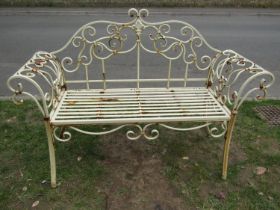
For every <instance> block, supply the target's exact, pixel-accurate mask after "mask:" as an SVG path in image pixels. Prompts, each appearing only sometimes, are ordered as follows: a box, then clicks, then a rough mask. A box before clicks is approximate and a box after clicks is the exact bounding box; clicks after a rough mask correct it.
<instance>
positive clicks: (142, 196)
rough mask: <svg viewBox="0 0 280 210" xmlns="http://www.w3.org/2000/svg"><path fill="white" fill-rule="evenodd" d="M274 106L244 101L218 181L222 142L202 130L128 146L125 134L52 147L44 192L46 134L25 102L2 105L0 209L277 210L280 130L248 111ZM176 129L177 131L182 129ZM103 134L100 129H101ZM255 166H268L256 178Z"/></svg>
mask: <svg viewBox="0 0 280 210" xmlns="http://www.w3.org/2000/svg"><path fill="white" fill-rule="evenodd" d="M267 104H269V105H271V104H272V105H277V106H280V101H272V100H268V101H265V102H261V103H259V102H245V103H244V105H243V107H242V109H241V110H240V113H239V115H238V120H237V125H236V129H235V130H234V136H233V142H232V145H231V154H230V167H229V175H228V179H227V181H223V180H221V178H220V177H221V174H220V173H221V162H222V148H223V138H219V139H214V138H209V137H208V135H207V132H206V130H205V129H201V130H196V131H192V132H186V133H183V132H182V133H181V132H174V131H166V130H164V129H162V128H159V130H160V137H159V139H157V140H154V141H146V140H144V139H140V140H138V141H135V142H133V141H129V140H127V139H126V138H125V129H124V130H123V131H121V132H118V133H114V134H111V135H108V136H102V137H92V136H87V135H83V134H77V133H74V132H73V137H72V140H71V141H70V142H67V143H61V142H58V143H57V144H56V154H57V176H58V183H59V186H58V187H57V188H56V189H51V188H50V186H49V180H50V177H49V160H48V148H47V139H46V134H45V129H44V126H43V122H42V119H41V116H40V113H39V111H37V108H36V107H35V105H34V104H33V103H32V102H31V101H26V102H25V103H24V104H23V105H21V106H16V105H14V104H12V102H10V101H0V119H1V122H0V130H1V133H0V163H1V164H0V209H34V208H32V207H31V206H32V204H33V203H34V202H35V201H39V204H38V205H37V206H36V207H35V209H95V210H98V209H102V210H103V209H104V210H105V209H124V210H126V209H128V210H130V209H147V210H149V209H152V210H160V209H164V210H165V209H178V210H179V209H219V210H220V209H233V210H235V209H266V210H268V209H275V210H279V209H280V128H279V127H271V126H268V125H266V124H265V123H264V122H263V121H262V120H261V119H260V118H259V117H258V116H257V114H256V113H255V112H254V111H253V108H254V107H256V106H259V105H267ZM182 125H183V123H182V124H179V125H178V126H182ZM100 129H106V128H100ZM258 166H262V167H265V168H267V171H266V172H265V173H264V174H263V175H256V173H255V169H256V167H258Z"/></svg>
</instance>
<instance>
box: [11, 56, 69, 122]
mask: <svg viewBox="0 0 280 210" xmlns="http://www.w3.org/2000/svg"><path fill="white" fill-rule="evenodd" d="M23 84H24V85H23ZM25 85H26V87H27V88H28V89H30V92H28V91H25V88H24V87H25ZM7 86H8V88H9V89H10V90H11V91H13V92H14V94H13V96H12V99H13V101H14V103H16V104H20V103H22V102H23V98H22V97H21V96H28V97H30V98H31V99H33V100H34V101H35V102H36V104H37V105H38V107H39V109H40V111H41V112H42V114H43V116H44V117H45V118H48V117H49V109H50V107H55V106H56V104H57V102H58V101H59V98H60V95H61V91H63V88H65V83H64V75H63V71H62V68H61V66H60V62H59V61H58V60H57V59H56V57H55V56H54V55H53V54H50V53H48V52H43V51H40V52H36V53H35V54H34V55H33V56H32V58H31V59H30V60H28V61H27V62H26V63H25V64H24V65H23V66H22V67H21V68H20V69H19V70H18V71H17V72H16V73H15V74H14V75H12V76H11V77H10V78H9V79H8V81H7ZM34 91H36V93H37V94H38V95H39V98H40V99H41V100H38V98H37V97H35V96H34V94H33V93H35V92H34Z"/></svg>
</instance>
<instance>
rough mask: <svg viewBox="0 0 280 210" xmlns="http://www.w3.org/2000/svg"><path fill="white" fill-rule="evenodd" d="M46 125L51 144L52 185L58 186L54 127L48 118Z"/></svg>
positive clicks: (53, 186) (49, 143)
mask: <svg viewBox="0 0 280 210" xmlns="http://www.w3.org/2000/svg"><path fill="white" fill-rule="evenodd" d="M45 127H46V131H47V137H48V145H49V156H50V168H51V187H52V188H55V187H56V164H55V149H54V138H53V128H52V127H51V125H50V122H49V121H48V120H46V121H45Z"/></svg>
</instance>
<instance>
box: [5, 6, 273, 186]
mask: <svg viewBox="0 0 280 210" xmlns="http://www.w3.org/2000/svg"><path fill="white" fill-rule="evenodd" d="M128 14H129V16H131V17H132V20H131V21H129V22H125V23H119V22H113V21H93V22H90V23H88V24H86V25H84V26H82V27H81V28H80V29H79V30H78V31H77V32H76V33H75V34H74V35H73V36H72V37H71V38H70V40H69V41H68V42H67V43H66V44H65V45H64V46H63V47H62V48H60V49H59V50H56V51H53V52H50V53H48V52H43V51H40V52H37V53H35V54H34V55H33V57H32V58H31V59H30V60H28V61H27V62H26V63H25V64H24V65H23V66H22V67H21V68H20V69H19V70H18V71H17V72H16V73H15V74H14V75H12V76H11V77H10V78H9V79H8V81H7V85H8V87H9V89H10V90H11V91H12V92H13V93H14V94H13V96H12V99H13V101H14V102H15V103H17V104H19V103H22V102H23V99H22V98H21V96H24V95H25V96H28V97H30V98H31V99H32V100H34V101H35V103H36V104H37V106H38V107H39V110H40V111H41V112H42V114H43V117H44V121H45V127H46V131H47V137H48V145H49V153H50V163H51V164H50V165H51V185H52V187H56V164H55V152H54V142H55V140H57V141H61V142H65V141H69V140H70V139H71V133H70V132H69V131H67V129H68V130H74V131H77V132H81V133H84V134H88V135H105V134H110V133H113V132H116V131H118V130H120V129H122V128H124V127H128V128H130V129H129V130H128V131H127V132H126V136H127V138H128V139H130V140H137V139H139V138H140V137H141V136H143V137H144V138H146V139H147V140H154V139H156V138H157V137H158V136H159V130H158V129H157V128H152V126H154V125H155V124H157V125H158V126H160V127H163V128H166V129H171V130H175V131H189V130H195V129H199V128H203V127H206V128H207V129H208V132H209V134H210V135H211V136H213V137H221V136H225V146H224V160H223V173H222V174H223V178H224V179H226V177H227V166H228V154H229V145H230V141H231V137H232V131H233V127H234V124H235V119H236V115H237V112H238V109H239V107H240V106H241V104H242V103H243V102H244V100H245V99H246V98H247V97H248V96H251V95H252V94H253V93H254V92H257V91H261V92H262V95H261V96H260V95H257V97H256V98H257V99H262V98H264V97H265V96H266V92H267V88H269V87H270V86H271V85H272V84H273V82H274V80H275V78H274V76H273V74H272V73H270V72H269V71H267V70H265V69H264V68H262V67H260V66H259V65H257V64H255V63H254V62H252V61H251V60H249V59H247V58H245V57H244V56H242V55H240V54H238V53H236V52H235V51H233V50H224V51H221V50H218V49H216V48H214V47H212V46H211V45H209V44H208V42H207V41H206V40H205V39H204V37H203V36H202V35H201V34H200V33H199V31H198V30H197V29H195V28H194V27H193V26H192V25H190V24H189V23H186V22H183V21H179V20H168V21H161V22H148V21H146V20H145V17H146V16H148V15H149V12H148V10H146V9H141V10H136V9H134V8H132V9H130V10H129V11H128ZM96 24H107V35H105V36H102V37H99V38H96V37H95V35H96V30H97V29H96V28H95V25H96ZM172 24H179V25H181V27H180V30H179V33H180V35H181V36H182V37H183V38H177V37H174V36H171V35H170V31H171V27H172ZM125 30H130V31H133V32H134V35H135V43H133V45H132V46H130V47H128V48H125V44H126V43H125V41H126V40H127V34H125V33H124V31H125ZM145 30H151V31H152V32H151V33H150V34H149V37H148V38H149V39H150V41H151V44H150V46H145V45H144V44H143V43H142V41H141V40H142V35H143V31H145ZM69 46H71V47H74V48H76V49H78V50H79V52H78V55H77V56H76V57H75V58H73V57H71V56H65V57H61V53H62V52H64V50H65V49H66V48H68V47H69ZM201 47H206V48H207V49H208V50H210V51H211V52H212V56H210V55H207V54H205V55H203V56H200V57H199V56H198V55H197V50H199V48H201ZM134 50H135V51H136V52H137V63H136V67H137V77H136V79H111V80H109V79H107V78H106V68H105V62H106V60H108V59H109V58H110V57H112V56H114V55H118V54H126V53H130V52H132V51H134ZM140 50H143V51H146V52H148V53H151V54H159V55H161V56H163V57H164V58H165V59H167V60H168V75H167V78H163V79H141V78H140V70H141V67H140ZM86 51H88V52H86ZM171 51H172V53H173V54H172V56H171V55H170V54H169V52H171ZM93 58H95V59H99V60H100V61H101V64H102V75H103V79H102V80H91V79H90V78H89V76H88V66H89V65H90V64H91V63H92V60H93ZM177 59H182V60H183V61H184V64H185V77H184V78H171V71H172V62H173V61H174V60H177ZM189 65H194V66H195V67H196V69H197V70H198V71H207V72H208V77H207V78H188V71H189ZM81 68H83V69H84V70H85V72H86V78H85V79H84V80H66V79H65V74H66V73H71V72H75V71H78V70H79V69H81ZM239 79H243V80H244V82H243V84H242V85H241V86H239V87H237V89H233V87H234V85H235V84H236V81H238V80H239ZM38 80H39V81H38ZM15 81H16V82H15ZM42 81H43V82H45V83H46V87H48V90H45V87H42V86H41V85H40V84H41V82H42ZM159 81H164V82H166V88H170V82H172V81H182V82H183V83H184V87H187V82H189V81H205V82H206V85H205V87H206V88H208V90H209V91H210V92H211V93H212V94H213V96H214V97H215V98H216V99H217V100H218V101H219V102H220V103H221V104H222V105H223V106H224V107H225V109H226V110H230V113H231V114H230V116H231V117H230V119H229V120H228V121H224V122H218V124H213V122H215V120H212V121H210V122H209V121H207V119H206V120H205V121H206V122H205V123H202V124H201V125H198V126H194V127H190V128H179V127H174V126H171V125H169V124H166V123H147V124H145V125H144V126H143V127H142V126H141V125H139V124H131V123H123V124H122V125H118V126H116V127H115V128H112V129H110V130H106V131H102V132H93V131H87V130H83V129H81V128H78V127H76V126H55V125H53V124H51V121H50V118H51V116H52V114H53V113H54V111H55V110H56V108H57V106H58V104H59V102H60V101H61V98H62V96H63V94H64V92H65V91H66V90H67V84H70V83H85V84H86V85H87V89H88V90H90V88H89V84H90V83H102V84H103V88H104V89H106V87H107V83H108V82H134V83H136V88H138V89H139V88H141V87H140V86H141V83H143V82H159ZM23 82H26V83H30V84H31V85H32V86H33V87H34V88H35V90H36V91H37V93H38V94H39V98H40V100H39V99H38V98H37V97H35V96H34V93H31V92H28V91H25V90H24V88H23V84H22V83H23ZM255 82H258V86H257V87H253V88H249V89H248V87H250V85H251V84H255ZM227 105H230V106H229V108H226V106H227ZM174 121H176V117H175V118H174ZM131 128H134V130H133V129H131ZM135 129H136V130H137V131H135ZM58 132H59V133H58Z"/></svg>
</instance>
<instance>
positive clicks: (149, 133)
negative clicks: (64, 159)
mask: <svg viewBox="0 0 280 210" xmlns="http://www.w3.org/2000/svg"><path fill="white" fill-rule="evenodd" d="M153 125H154V124H153V123H150V124H147V125H145V126H144V127H141V126H140V125H138V124H125V125H120V126H117V127H115V128H112V129H110V130H105V131H87V130H84V129H80V128H77V127H74V126H69V127H67V128H68V129H71V130H75V131H77V132H80V133H84V134H87V135H95V136H100V135H106V134H110V133H114V132H116V131H118V130H120V129H122V128H124V127H129V130H127V131H126V137H127V138H128V139H129V140H137V139H139V138H140V137H141V136H143V137H144V138H145V139H147V140H154V139H156V138H158V136H159V131H158V130H157V129H156V128H152V129H150V127H151V126H153ZM67 128H66V127H55V128H54V130H53V135H54V138H55V139H56V140H57V141H61V142H67V141H69V140H71V138H72V135H71V133H70V132H69V131H66V129H67Z"/></svg>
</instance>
